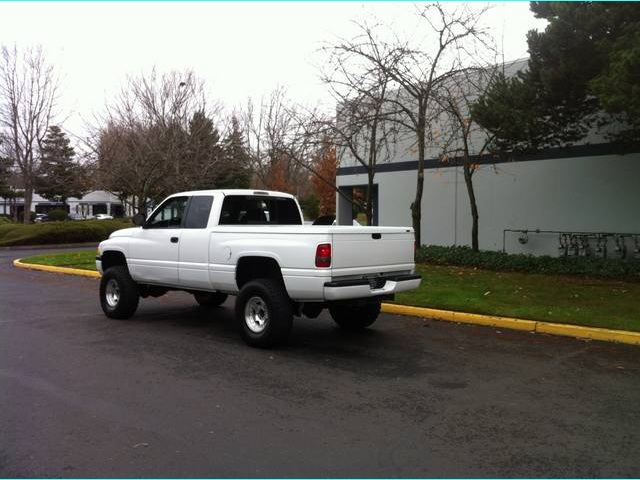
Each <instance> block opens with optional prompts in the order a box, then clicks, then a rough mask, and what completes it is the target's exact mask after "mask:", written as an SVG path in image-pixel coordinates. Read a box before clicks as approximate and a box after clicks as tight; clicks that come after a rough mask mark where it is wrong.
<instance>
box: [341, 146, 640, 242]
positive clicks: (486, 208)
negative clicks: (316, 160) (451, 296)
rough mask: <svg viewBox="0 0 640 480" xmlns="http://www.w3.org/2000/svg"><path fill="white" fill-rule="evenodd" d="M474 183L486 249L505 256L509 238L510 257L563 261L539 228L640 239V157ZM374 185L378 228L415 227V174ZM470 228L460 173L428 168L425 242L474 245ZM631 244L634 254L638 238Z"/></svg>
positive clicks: (499, 169)
mask: <svg viewBox="0 0 640 480" xmlns="http://www.w3.org/2000/svg"><path fill="white" fill-rule="evenodd" d="M432 166H433V165H432ZM473 179H474V187H475V192H476V197H477V201H478V209H479V216H480V220H479V242H480V248H481V249H483V250H502V248H503V238H504V243H505V245H504V247H505V249H506V251H508V252H511V253H530V254H535V255H541V254H546V255H558V234H557V233H549V234H544V233H540V234H536V233H534V231H535V230H536V229H539V230H557V231H562V232H601V233H631V234H640V212H638V208H639V207H640V154H639V153H633V154H627V155H616V154H608V155H596V156H579V157H570V158H553V159H542V160H541V159H535V160H531V159H530V160H528V161H514V162H505V163H497V164H494V165H490V164H486V165H482V166H481V167H480V168H479V169H478V170H477V171H476V172H475V174H474V177H473ZM375 183H376V184H377V185H378V189H379V197H378V209H379V224H380V225H411V212H410V210H409V205H410V204H411V201H412V200H413V197H414V195H415V185H416V171H415V169H412V170H400V171H392V172H383V173H377V174H376V177H375ZM363 184H366V176H365V175H362V174H356V175H349V174H347V175H339V176H338V185H339V186H343V187H344V186H349V185H363ZM338 202H339V203H340V202H344V200H342V199H340V198H338ZM471 223H472V222H471V213H470V207H469V200H468V196H467V191H466V186H465V183H464V178H463V174H462V168H461V167H454V166H451V167H440V168H429V169H427V170H425V185H424V194H423V202H422V242H423V243H424V244H427V245H442V246H450V245H470V244H471ZM505 229H513V230H528V231H529V234H528V236H527V237H528V241H527V243H526V244H524V245H523V244H520V243H519V242H518V237H520V236H521V235H520V233H519V232H506V233H505V232H504V230H505ZM503 236H504V237H503ZM612 241H613V240H612V239H610V240H609V242H610V245H611V242H612ZM627 241H628V242H630V243H629V244H628V245H627V247H628V248H631V247H632V245H631V242H633V239H628V240H627ZM610 248H611V247H610Z"/></svg>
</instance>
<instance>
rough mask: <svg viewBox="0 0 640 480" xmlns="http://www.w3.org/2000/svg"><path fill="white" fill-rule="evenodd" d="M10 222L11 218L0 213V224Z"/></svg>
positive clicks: (11, 221)
mask: <svg viewBox="0 0 640 480" xmlns="http://www.w3.org/2000/svg"><path fill="white" fill-rule="evenodd" d="M10 223H13V220H11V218H9V217H7V216H5V215H0V225H7V224H10Z"/></svg>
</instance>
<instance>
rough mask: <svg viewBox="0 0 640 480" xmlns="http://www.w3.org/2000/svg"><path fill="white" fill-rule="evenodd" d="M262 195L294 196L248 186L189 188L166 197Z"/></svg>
mask: <svg viewBox="0 0 640 480" xmlns="http://www.w3.org/2000/svg"><path fill="white" fill-rule="evenodd" d="M216 194H217V195H224V196H227V195H264V196H274V197H288V198H295V197H294V196H293V195H291V194H290V193H284V192H276V191H274V190H253V189H248V188H242V189H240V188H224V189H217V190H189V191H185V192H177V193H173V194H171V195H169V196H168V197H167V198H169V197H179V196H181V195H189V196H193V195H216Z"/></svg>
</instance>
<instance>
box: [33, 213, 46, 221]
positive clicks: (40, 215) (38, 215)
mask: <svg viewBox="0 0 640 480" xmlns="http://www.w3.org/2000/svg"><path fill="white" fill-rule="evenodd" d="M33 221H34V222H35V223H41V222H47V221H49V216H48V215H47V214H45V213H36V218H34V219H33Z"/></svg>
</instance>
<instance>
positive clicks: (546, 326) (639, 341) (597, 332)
mask: <svg viewBox="0 0 640 480" xmlns="http://www.w3.org/2000/svg"><path fill="white" fill-rule="evenodd" d="M536 331H537V332H540V333H550V334H552V335H563V336H566V337H577V338H590V339H593V340H604V341H606V342H620V343H628V344H630V345H640V333H637V332H627V331H625V330H610V329H608V328H595V327H580V326H578V325H565V324H559V323H547V322H538V325H537V327H536Z"/></svg>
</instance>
